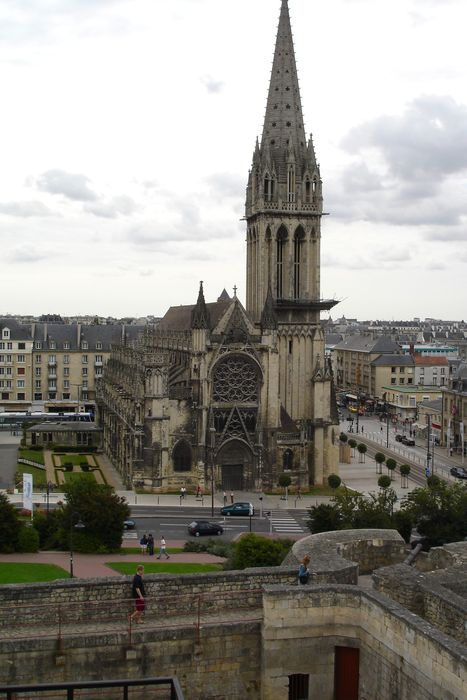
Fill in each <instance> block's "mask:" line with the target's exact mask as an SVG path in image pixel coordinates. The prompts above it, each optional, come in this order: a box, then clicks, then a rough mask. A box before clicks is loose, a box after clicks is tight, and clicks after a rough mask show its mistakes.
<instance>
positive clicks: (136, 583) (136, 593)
mask: <svg viewBox="0 0 467 700" xmlns="http://www.w3.org/2000/svg"><path fill="white" fill-rule="evenodd" d="M143 575H144V566H142V564H140V565H139V566H138V567H137V568H136V574H135V575H134V576H133V582H132V585H131V596H132V598H134V599H135V610H134V612H132V613H131V615H130V620H135V622H138V623H139V624H142V623H143V620H142V619H141V618H142V615H143V613H144V611H145V609H146V601H145V599H144V596H145V591H144V582H143Z"/></svg>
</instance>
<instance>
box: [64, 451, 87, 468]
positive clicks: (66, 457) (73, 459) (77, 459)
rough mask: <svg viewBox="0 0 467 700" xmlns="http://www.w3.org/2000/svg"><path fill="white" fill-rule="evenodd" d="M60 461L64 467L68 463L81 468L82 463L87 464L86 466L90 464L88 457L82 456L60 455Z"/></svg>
mask: <svg viewBox="0 0 467 700" xmlns="http://www.w3.org/2000/svg"><path fill="white" fill-rule="evenodd" d="M60 461H61V463H62V466H63V465H64V464H66V462H71V463H72V464H74V465H75V466H77V467H79V465H80V464H81V462H86V464H88V456H87V455H81V454H79V455H77V454H70V455H68V454H66V455H60Z"/></svg>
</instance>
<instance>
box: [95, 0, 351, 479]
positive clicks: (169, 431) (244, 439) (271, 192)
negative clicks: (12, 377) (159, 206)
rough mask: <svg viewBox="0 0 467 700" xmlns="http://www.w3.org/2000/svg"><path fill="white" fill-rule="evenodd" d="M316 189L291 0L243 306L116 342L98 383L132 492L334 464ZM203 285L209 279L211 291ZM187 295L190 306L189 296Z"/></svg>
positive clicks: (252, 190) (304, 472) (267, 126)
mask: <svg viewBox="0 0 467 700" xmlns="http://www.w3.org/2000/svg"><path fill="white" fill-rule="evenodd" d="M322 216H323V194H322V181H321V176H320V169H319V165H318V163H317V161H316V156H315V150H314V145H313V141H312V138H311V136H310V137H309V138H308V139H307V137H306V134H305V127H304V124H303V113H302V105H301V99H300V90H299V83H298V75H297V68H296V62H295V51H294V45H293V37H292V30H291V24H290V17H289V8H288V2H287V0H282V5H281V10H280V18H279V25H278V31H277V38H276V46H275V53H274V61H273V66H272V73H271V79H270V84H269V92H268V98H267V107H266V115H265V120H264V126H263V133H262V136H261V140H260V141H259V140H257V141H256V147H255V150H254V153H253V162H252V166H251V170H250V172H249V175H248V185H247V192H246V206H245V220H246V233H247V236H246V238H247V250H246V276H247V279H246V281H247V285H246V289H247V292H246V305H245V306H244V305H243V304H242V303H241V301H240V299H238V297H237V295H236V291H235V290H234V292H233V296H230V295H229V294H228V293H227V292H226V291H225V290H224V291H222V293H221V294H220V296H219V297H218V298H217V301H213V302H206V299H205V289H204V286H203V282H201V283H200V286H199V290H194V299H195V298H196V293H197V294H198V296H197V300H196V303H195V304H191V305H186V306H175V307H171V308H169V310H168V311H167V313H166V314H165V316H164V317H163V318H162V320H161V322H160V323H159V324H158V325H157V327H155V328H149V327H148V328H147V329H146V330H145V332H144V333H143V334H142V335H141V336H140V337H139V338H138V340H137V341H134V342H131V343H130V342H127V343H125V344H121V345H120V346H118V347H115V348H114V350H113V352H112V355H111V358H110V359H109V361H108V364H107V366H106V369H105V372H104V376H103V378H102V380H101V381H100V384H99V387H98V389H97V406H98V414H99V421H100V424H101V426H102V428H103V432H104V449H105V451H106V453H107V454H108V456H109V458H110V459H111V461H112V462H113V464H114V465H115V467H116V468H117V469H118V471H119V472H120V474H121V476H122V479H123V482H124V484H125V485H126V486H127V487H128V488H132V487H133V486H134V485H138V486H142V485H143V484H144V485H145V486H146V487H148V488H151V489H153V490H156V491H157V490H160V491H167V490H174V489H179V488H180V487H181V486H184V487H185V488H187V489H188V490H196V489H197V488H198V487H200V488H201V489H203V491H204V490H206V491H208V490H210V489H211V488H212V487H214V488H222V489H229V490H234V491H242V490H245V491H253V490H255V491H262V490H270V489H273V488H276V487H277V486H278V480H279V476H280V475H281V474H282V473H284V472H285V473H287V474H289V476H290V477H291V483H292V485H293V486H294V487H296V488H297V489H298V488H300V489H301V490H306V489H308V487H309V486H310V485H313V484H322V483H323V482H326V478H327V476H328V475H329V474H331V473H336V472H337V470H338V434H339V429H338V415H337V408H336V401H335V393H334V384H333V377H332V371H331V367H330V364H329V362H328V361H327V358H326V357H325V352H324V330H323V327H322V325H321V321H320V312H321V311H327V310H329V309H331V308H332V307H333V306H334V305H335V304H336V303H337V302H336V301H335V300H323V299H322V298H321V296H320V241H321V218H322ZM206 288H208V285H206ZM194 299H193V301H194Z"/></svg>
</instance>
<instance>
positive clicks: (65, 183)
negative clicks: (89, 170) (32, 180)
mask: <svg viewBox="0 0 467 700" xmlns="http://www.w3.org/2000/svg"><path fill="white" fill-rule="evenodd" d="M89 182H90V179H89V178H88V177H86V175H81V174H79V173H67V172H66V171H65V170H47V172H45V173H42V175H40V176H39V177H38V178H37V181H36V184H37V187H38V188H39V189H40V190H42V191H43V192H49V193H50V194H61V195H63V196H64V197H67V198H68V199H72V200H75V201H79V202H94V201H96V200H97V195H96V193H95V192H93V191H92V190H91V189H90V188H89V186H88V183H89Z"/></svg>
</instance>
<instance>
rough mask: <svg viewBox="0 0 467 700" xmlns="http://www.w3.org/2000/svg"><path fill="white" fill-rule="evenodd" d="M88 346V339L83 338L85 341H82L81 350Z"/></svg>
mask: <svg viewBox="0 0 467 700" xmlns="http://www.w3.org/2000/svg"><path fill="white" fill-rule="evenodd" d="M88 348H89V345H88V341H87V340H83V342H82V343H81V350H87V349H88Z"/></svg>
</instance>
